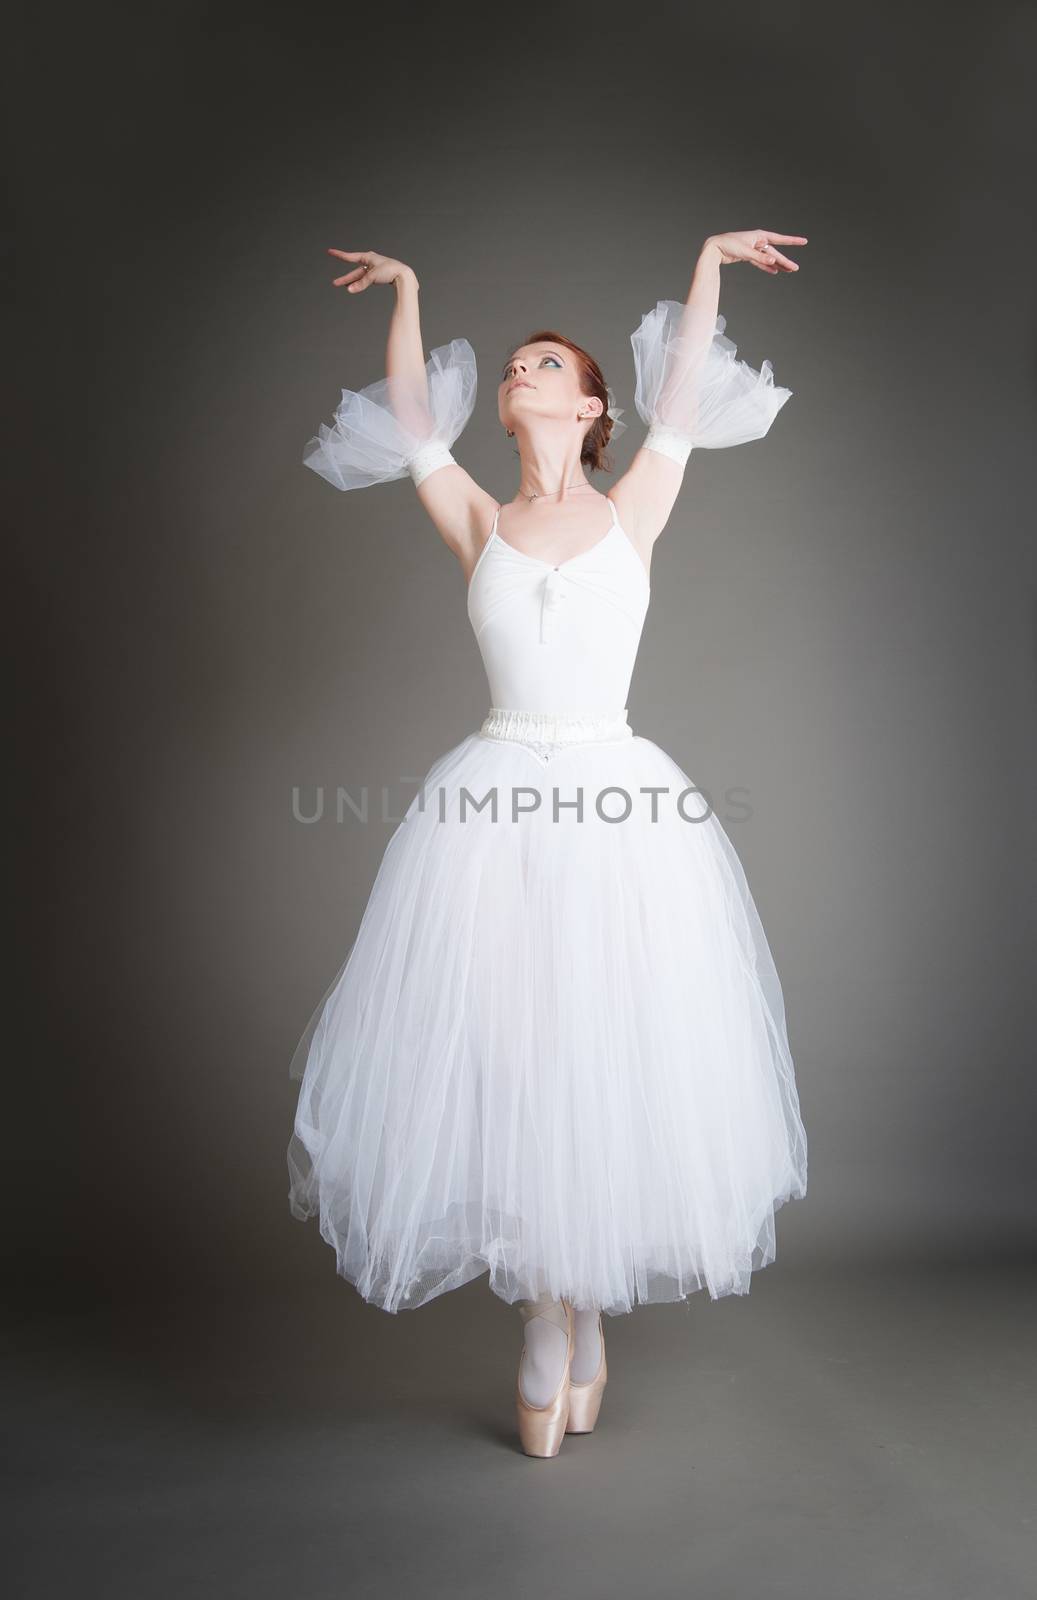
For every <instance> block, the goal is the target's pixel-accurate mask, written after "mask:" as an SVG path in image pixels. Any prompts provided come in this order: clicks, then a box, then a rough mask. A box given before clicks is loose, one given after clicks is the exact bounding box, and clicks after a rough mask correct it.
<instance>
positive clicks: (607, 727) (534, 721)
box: [479, 706, 634, 749]
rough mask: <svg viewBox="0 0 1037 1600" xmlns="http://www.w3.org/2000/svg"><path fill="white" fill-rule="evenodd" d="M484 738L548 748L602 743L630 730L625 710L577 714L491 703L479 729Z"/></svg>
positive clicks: (624, 736) (630, 734) (629, 733)
mask: <svg viewBox="0 0 1037 1600" xmlns="http://www.w3.org/2000/svg"><path fill="white" fill-rule="evenodd" d="M479 732H480V733H481V734H482V736H483V738H484V739H507V740H510V741H512V742H514V743H516V744H529V745H538V746H544V745H549V746H551V748H552V749H554V748H556V747H558V746H561V745H567V744H602V743H611V742H612V741H613V740H616V739H630V738H632V737H633V732H634V730H633V729H632V728H631V726H630V724H629V723H628V722H627V713H626V710H625V709H624V710H622V711H604V712H592V713H590V714H589V715H577V714H574V713H572V712H568V711H512V710H509V709H508V708H507V707H505V706H491V707H490V711H489V715H488V716H487V717H486V719H485V721H484V722H483V725H482V727H481V728H480V729H479Z"/></svg>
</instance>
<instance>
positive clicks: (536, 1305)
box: [518, 1294, 569, 1333]
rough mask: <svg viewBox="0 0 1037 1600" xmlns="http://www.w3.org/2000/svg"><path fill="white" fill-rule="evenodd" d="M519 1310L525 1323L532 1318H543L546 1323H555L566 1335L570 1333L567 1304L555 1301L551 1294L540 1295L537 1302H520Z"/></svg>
mask: <svg viewBox="0 0 1037 1600" xmlns="http://www.w3.org/2000/svg"><path fill="white" fill-rule="evenodd" d="M518 1310H519V1315H520V1316H521V1318H522V1320H523V1322H528V1321H529V1320H530V1318H531V1317H543V1319H544V1321H545V1322H553V1323H554V1324H555V1326H556V1327H558V1328H562V1329H563V1330H564V1331H565V1332H566V1333H568V1331H569V1320H568V1313H567V1312H566V1309H565V1302H564V1301H562V1300H555V1299H553V1298H552V1297H551V1295H549V1294H543V1295H540V1296H539V1297H538V1298H537V1299H536V1300H520V1301H519V1302H518Z"/></svg>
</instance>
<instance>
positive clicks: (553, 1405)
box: [515, 1301, 573, 1456]
mask: <svg viewBox="0 0 1037 1600" xmlns="http://www.w3.org/2000/svg"><path fill="white" fill-rule="evenodd" d="M527 1307H528V1309H527ZM533 1307H534V1303H533V1302H526V1303H525V1304H524V1305H520V1310H521V1312H522V1316H523V1318H524V1320H526V1321H528V1320H529V1317H531V1316H542V1315H544V1314H545V1313H544V1312H543V1311H537V1310H535V1309H534V1308H533ZM562 1308H563V1310H564V1316H565V1323H564V1326H565V1333H566V1340H567V1343H566V1351H565V1367H564V1369H563V1371H562V1378H561V1382H560V1383H559V1385H558V1388H557V1390H556V1391H555V1393H554V1395H553V1396H552V1397H551V1399H550V1400H549V1401H548V1402H547V1405H546V1406H531V1405H530V1403H529V1401H528V1400H527V1399H525V1397H524V1396H523V1393H522V1363H523V1362H524V1361H525V1359H526V1349H525V1345H523V1347H522V1355H521V1357H520V1358H519V1369H518V1377H517V1378H516V1380H515V1415H516V1418H517V1421H518V1432H519V1440H520V1442H521V1445H522V1448H523V1450H524V1451H525V1453H526V1455H527V1456H556V1455H557V1454H558V1452H559V1450H560V1449H561V1446H562V1439H563V1438H564V1436H565V1425H566V1423H567V1422H568V1420H569V1370H570V1368H571V1367H572V1362H573V1314H572V1307H571V1306H570V1305H569V1303H568V1301H563V1302H562ZM547 1315H548V1320H549V1321H552V1322H555V1323H556V1325H557V1326H559V1327H561V1326H562V1322H561V1318H560V1316H559V1312H558V1309H557V1308H556V1309H555V1310H554V1311H553V1312H552V1311H551V1308H550V1306H548V1310H547Z"/></svg>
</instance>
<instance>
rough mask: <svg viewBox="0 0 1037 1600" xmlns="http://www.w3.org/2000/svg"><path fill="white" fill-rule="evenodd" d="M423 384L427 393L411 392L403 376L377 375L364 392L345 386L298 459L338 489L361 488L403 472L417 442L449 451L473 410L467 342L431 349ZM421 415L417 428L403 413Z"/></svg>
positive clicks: (474, 382) (474, 387)
mask: <svg viewBox="0 0 1037 1600" xmlns="http://www.w3.org/2000/svg"><path fill="white" fill-rule="evenodd" d="M425 387H426V390H427V393H422V394H420V395H418V396H415V395H414V394H411V393H409V392H408V389H407V385H406V384H405V383H403V382H402V381H396V382H395V383H394V382H393V381H392V380H391V379H389V378H379V379H378V381H377V382H376V383H369V384H368V385H367V387H366V388H364V389H355V390H354V389H343V391H342V399H341V400H340V401H339V403H338V405H337V406H336V408H335V414H334V417H333V420H332V424H331V426H330V427H328V426H327V425H326V424H325V423H321V425H320V427H319V428H318V430H317V433H316V434H315V435H314V437H313V438H312V439H310V440H309V442H308V443H307V445H306V448H305V450H304V451H303V464H304V465H305V466H307V467H310V468H312V470H313V471H314V472H316V473H318V474H319V475H320V477H322V478H325V479H326V480H327V481H328V483H330V484H332V485H334V487H335V488H336V489H367V488H370V487H371V485H372V484H375V483H391V482H393V480H394V479H396V478H404V477H406V476H407V473H408V470H409V467H408V463H409V462H410V461H411V460H412V459H413V458H414V457H415V456H416V455H417V454H418V452H419V450H420V449H421V448H422V446H423V445H425V444H427V443H428V442H429V441H430V440H433V439H434V440H436V441H437V442H438V443H440V444H443V445H445V446H446V447H447V448H449V447H450V445H452V444H453V443H454V442H455V440H456V439H457V438H458V436H459V435H460V433H461V432H462V430H463V429H464V427H465V426H466V424H467V422H468V419H469V418H470V416H471V414H472V411H473V409H474V407H475V398H476V394H477V392H478V372H477V368H476V360H475V351H474V350H473V349H472V347H471V345H470V344H469V343H468V340H467V339H452V340H451V341H450V343H449V344H444V345H439V346H437V348H436V349H435V350H433V351H432V353H431V355H430V356H429V359H428V361H427V362H426V364H425ZM423 412H424V415H423V416H422V427H421V431H420V432H415V431H413V429H412V428H411V427H408V425H407V423H406V422H405V421H404V418H407V417H411V418H414V419H416V418H417V417H418V416H419V415H420V414H421V413H423ZM415 425H416V424H415Z"/></svg>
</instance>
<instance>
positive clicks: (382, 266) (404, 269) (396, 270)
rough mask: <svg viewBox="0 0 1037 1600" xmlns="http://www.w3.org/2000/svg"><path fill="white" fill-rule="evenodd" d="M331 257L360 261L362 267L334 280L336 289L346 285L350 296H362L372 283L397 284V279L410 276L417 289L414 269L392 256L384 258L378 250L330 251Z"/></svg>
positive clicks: (355, 268)
mask: <svg viewBox="0 0 1037 1600" xmlns="http://www.w3.org/2000/svg"><path fill="white" fill-rule="evenodd" d="M328 255H329V256H339V257H341V259H342V260H343V261H359V262H360V265H359V266H358V267H354V269H353V271H352V272H347V273H346V274H345V275H344V276H343V277H341V278H335V279H333V280H332V281H333V283H334V286H335V288H336V289H339V288H341V287H342V285H343V284H346V285H347V287H348V290H349V293H350V294H362V293H363V291H364V290H365V289H369V288H370V286H371V284H372V283H395V282H396V279H397V278H402V277H404V276H409V277H411V278H414V283H415V287H416V286H417V281H418V280H417V278H415V277H414V269H413V268H412V267H408V266H406V265H405V264H404V262H402V261H396V260H394V259H393V257H392V256H382V255H379V254H378V251H377V250H332V249H329V250H328Z"/></svg>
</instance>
